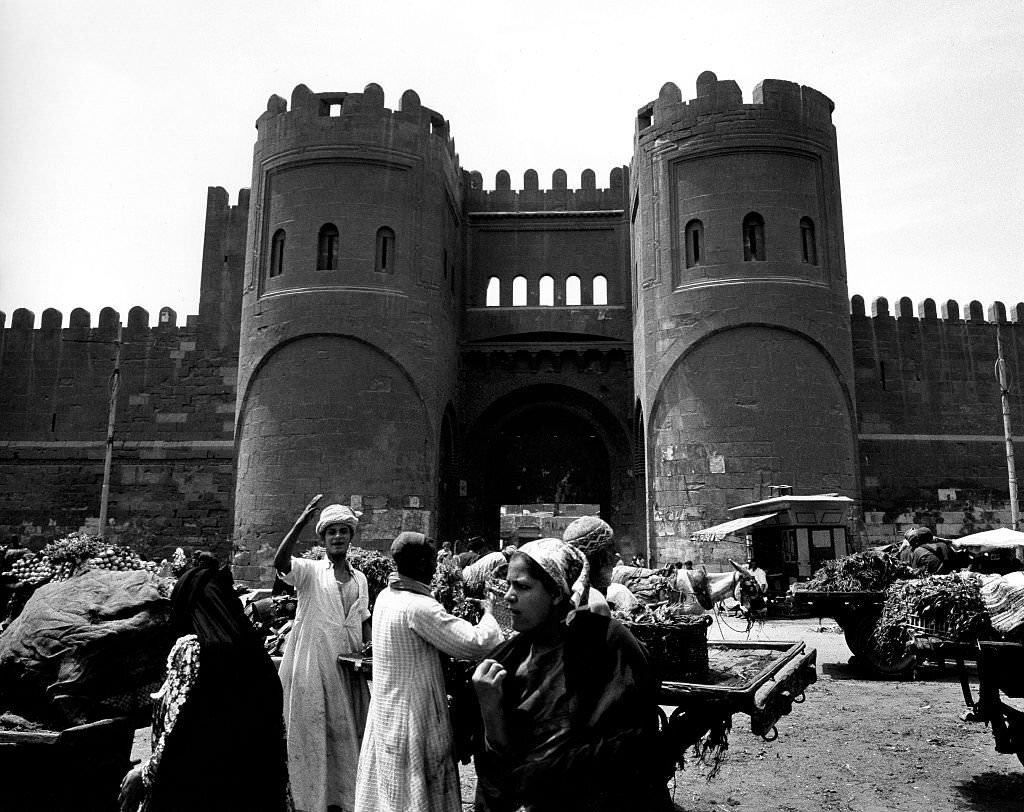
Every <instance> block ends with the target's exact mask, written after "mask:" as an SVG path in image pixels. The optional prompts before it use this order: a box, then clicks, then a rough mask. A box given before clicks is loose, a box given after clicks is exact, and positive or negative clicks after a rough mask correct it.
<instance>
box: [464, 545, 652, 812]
mask: <svg viewBox="0 0 1024 812" xmlns="http://www.w3.org/2000/svg"><path fill="white" fill-rule="evenodd" d="M587 577H588V568H587V562H586V558H585V557H584V556H583V554H581V553H580V552H579V551H578V550H576V549H574V548H573V547H572V546H570V545H568V544H566V543H565V542H563V541H561V540H559V539H540V540H539V541H532V542H529V543H527V544H524V545H523V546H522V547H520V548H519V551H518V552H517V553H515V554H514V555H513V556H512V559H511V560H510V561H509V569H508V581H509V590H508V592H507V593H506V596H505V599H506V601H507V602H508V606H509V612H510V613H511V615H512V625H513V629H514V630H515V631H517V632H518V634H517V635H516V636H514V637H513V638H512V639H510V640H508V641H507V642H505V643H503V644H502V645H500V646H499V647H498V648H497V649H495V651H494V652H493V653H492V654H491V656H490V657H489V658H488V659H486V660H484V661H483V662H481V663H480V665H479V666H478V667H477V669H476V671H475V672H474V674H473V686H474V688H475V689H476V693H477V697H478V699H479V702H480V710H481V715H482V717H483V733H484V741H483V745H482V747H481V748H480V749H479V751H478V752H477V754H476V756H475V762H476V770H477V795H476V810H477V812H510V811H511V810H516V809H518V808H519V807H520V806H525V807H526V809H527V810H528V811H529V812H554V811H555V810H558V812H564V810H584V809H585V810H596V812H605V811H606V810H616V811H617V812H618V811H619V810H622V809H643V810H647V811H648V812H657V811H658V810H669V809H672V804H671V802H670V801H669V797H668V790H667V788H666V782H667V780H668V778H669V777H670V775H671V769H672V766H671V759H672V757H671V755H670V754H669V753H667V752H662V751H661V749H660V747H659V741H658V739H659V736H658V708H657V686H656V683H655V681H654V679H653V678H652V676H651V672H650V669H649V667H648V664H647V659H646V657H645V656H644V654H643V651H642V649H641V648H640V646H639V644H638V643H637V642H636V640H635V639H634V638H633V636H632V635H631V634H630V633H629V632H628V631H627V630H626V628H625V627H624V626H622V625H621V624H620V623H618V622H617V621H615V620H612V619H610V618H608V617H604V616H601V615H597V614H595V613H594V612H591V611H582V612H580V611H576V610H577V609H578V608H579V607H580V605H581V604H582V605H583V606H584V607H585V606H586V603H585V600H586V597H585V596H586V593H587V591H588V583H587Z"/></svg>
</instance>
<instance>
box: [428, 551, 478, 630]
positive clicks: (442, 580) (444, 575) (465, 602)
mask: <svg viewBox="0 0 1024 812" xmlns="http://www.w3.org/2000/svg"><path fill="white" fill-rule="evenodd" d="M430 591H431V592H432V593H433V595H434V597H435V598H437V600H438V602H439V603H440V604H441V605H442V606H443V607H444V608H445V610H446V611H447V612H449V613H450V614H453V615H455V616H456V617H461V618H462V619H463V620H468V621H469V622H470V623H477V622H478V621H479V620H480V615H481V614H482V611H481V609H480V604H478V603H477V602H476V601H473V600H471V599H469V598H467V597H466V591H465V585H464V583H463V581H462V571H461V570H460V569H459V567H458V566H457V565H456V564H454V563H453V562H452V560H451V559H450V558H447V559H445V560H443V561H439V562H438V564H437V570H435V572H434V577H433V578H432V579H431V581H430Z"/></svg>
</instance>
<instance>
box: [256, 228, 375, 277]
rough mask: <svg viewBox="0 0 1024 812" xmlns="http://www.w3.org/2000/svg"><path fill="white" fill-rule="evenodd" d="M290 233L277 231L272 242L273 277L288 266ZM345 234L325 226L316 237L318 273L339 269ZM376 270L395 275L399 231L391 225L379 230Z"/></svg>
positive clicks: (282, 230)
mask: <svg viewBox="0 0 1024 812" xmlns="http://www.w3.org/2000/svg"><path fill="white" fill-rule="evenodd" d="M286 236H287V235H286V234H285V230H284V229H283V228H279V229H278V230H277V231H275V232H274V236H273V237H271V239H270V276H271V277H274V276H280V275H281V274H283V273H284V272H285V268H286V267H287V260H288V256H287V254H286V253H285V242H286ZM340 244H341V235H340V233H339V232H338V227H337V226H336V225H334V223H324V225H322V226H321V227H320V232H319V233H318V234H317V238H316V269H317V270H318V271H336V270H338V248H339V246H340ZM374 270H376V271H379V272H380V273H394V272H395V232H394V231H393V230H392V229H390V228H388V227H387V226H381V227H380V228H378V229H377V245H376V254H375V258H374Z"/></svg>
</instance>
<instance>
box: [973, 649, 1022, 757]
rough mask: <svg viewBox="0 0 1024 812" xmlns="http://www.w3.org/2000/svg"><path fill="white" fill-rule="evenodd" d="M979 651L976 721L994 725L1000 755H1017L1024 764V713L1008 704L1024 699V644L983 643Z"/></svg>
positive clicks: (997, 749) (993, 731)
mask: <svg viewBox="0 0 1024 812" xmlns="http://www.w3.org/2000/svg"><path fill="white" fill-rule="evenodd" d="M976 650H977V658H978V701H977V703H975V715H976V718H979V719H981V720H983V721H985V722H987V723H988V724H990V725H991V726H992V736H993V738H994V739H995V742H996V752H998V753H1013V754H1014V755H1016V756H1017V758H1018V759H1019V760H1020V762H1021V764H1024V711H1022V710H1020V709H1019V708H1017V707H1014V705H1012V704H1010V703H1008V702H1007V701H1006V699H1021V698H1024V643H1016V642H1007V641H1001V640H1000V641H995V640H992V641H990V640H980V641H978V643H977V645H976ZM1016 704H1017V705H1021V704H1022V703H1019V702H1018V703H1016Z"/></svg>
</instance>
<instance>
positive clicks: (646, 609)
mask: <svg viewBox="0 0 1024 812" xmlns="http://www.w3.org/2000/svg"><path fill="white" fill-rule="evenodd" d="M612 617H613V618H615V619H616V620H618V621H620V622H623V623H637V624H644V623H657V624H659V625H672V626H690V625H700V626H706V625H707V620H706V618H705V617H704V615H692V614H684V612H683V607H682V606H681V605H680V604H678V603H675V604H671V603H655V604H645V603H641V604H637V605H636V606H634V607H633V608H632V609H630V610H623V609H613V610H612Z"/></svg>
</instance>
